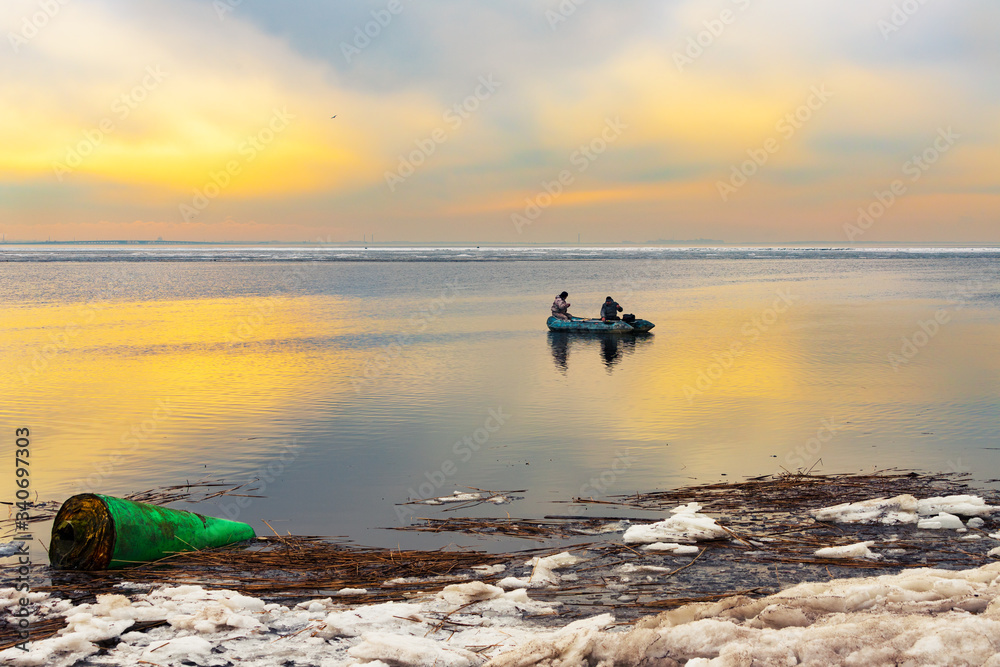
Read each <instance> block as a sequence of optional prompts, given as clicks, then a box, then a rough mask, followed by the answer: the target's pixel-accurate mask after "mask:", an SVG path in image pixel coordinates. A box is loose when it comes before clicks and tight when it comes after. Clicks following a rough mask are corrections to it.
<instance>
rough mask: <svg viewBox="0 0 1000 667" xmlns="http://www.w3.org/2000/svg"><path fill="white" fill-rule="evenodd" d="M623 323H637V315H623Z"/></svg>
mask: <svg viewBox="0 0 1000 667" xmlns="http://www.w3.org/2000/svg"><path fill="white" fill-rule="evenodd" d="M622 322H635V315H633V314H632V313H625V314H624V315H622Z"/></svg>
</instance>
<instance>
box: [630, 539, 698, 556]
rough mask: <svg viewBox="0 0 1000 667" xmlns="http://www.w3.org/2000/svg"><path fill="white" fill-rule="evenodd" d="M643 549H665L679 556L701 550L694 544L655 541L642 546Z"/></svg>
mask: <svg viewBox="0 0 1000 667" xmlns="http://www.w3.org/2000/svg"><path fill="white" fill-rule="evenodd" d="M642 550H643V551H665V552H668V553H674V554H677V555H678V556H684V555H691V556H693V555H694V554H696V553H698V552H699V551H701V549H699V548H698V547H696V546H695V545H693V544H677V543H676V542H653V543H652V544H647V545H645V546H643V547H642Z"/></svg>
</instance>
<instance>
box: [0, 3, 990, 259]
mask: <svg viewBox="0 0 1000 667" xmlns="http://www.w3.org/2000/svg"><path fill="white" fill-rule="evenodd" d="M997 26H1000V5H998V4H997V3H991V2H985V1H979V2H972V1H964V0H958V1H955V2H944V1H943V0H938V1H934V0H905V1H903V0H894V1H887V0H873V1H871V2H865V3H860V2H844V1H843V0H837V1H834V0H809V1H808V2H803V1H802V0H770V1H769V2H765V1H764V0H715V1H710V2H704V1H703V2H695V1H693V0H677V1H667V0H662V1H659V2H654V1H646V0H619V1H617V2H606V1H605V2H601V1H599V0H586V1H584V0H575V1H574V0H503V1H499V0H497V1H493V2H470V1H468V0H466V1H464V2H462V1H459V0H423V1H414V0H377V1H374V2H360V1H358V2H346V1H344V2H333V1H329V2H318V1H301V2H275V1H273V0H242V1H240V0H214V1H213V0H169V1H168V0H130V1H126V0H4V2H3V4H2V6H0V27H2V29H3V34H4V35H5V37H4V40H5V42H6V44H5V45H4V46H3V47H0V54H2V55H0V72H2V82H3V84H2V94H0V121H2V122H0V232H2V233H3V234H4V235H5V236H6V239H7V240H8V241H10V240H16V239H42V240H44V239H46V238H52V239H53V240H72V239H74V238H75V239H155V238H157V237H163V238H164V239H171V240H182V239H186V240H237V241H262V240H272V239H273V240H281V241H317V240H323V241H330V242H347V241H351V240H359V241H360V240H361V239H362V238H363V235H364V236H370V235H372V234H374V235H375V239H376V241H378V242H380V243H381V242H385V243H391V242H399V243H402V242H407V241H415V242H450V243H478V242H482V243H554V242H575V241H576V239H577V235H578V234H579V235H580V238H581V240H582V241H583V242H584V243H619V242H622V241H631V242H639V243H643V242H646V241H649V240H655V239H697V238H709V239H722V240H724V241H726V242H729V243H751V242H759V243H773V242H783V241H786V242H795V241H817V242H819V241H822V242H831V243H847V242H849V241H853V242H876V243H882V242H921V243H926V242H932V243H937V242H958V243H1000V224H998V223H1000V164H998V157H1000V77H998V76H997V72H998V71H1000V40H998V39H997V37H996V35H997ZM333 115H336V118H335V119H334V118H331V116H333Z"/></svg>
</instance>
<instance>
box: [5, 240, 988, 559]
mask: <svg viewBox="0 0 1000 667" xmlns="http://www.w3.org/2000/svg"><path fill="white" fill-rule="evenodd" d="M5 252H7V251H6V250H5ZM45 252H49V251H45ZM91 252H92V251H91ZM130 252H131V251H130ZM193 252H194V251H188V250H185V249H179V250H176V253H178V255H177V256H171V257H165V256H159V257H153V259H159V260H160V261H145V260H148V259H150V258H149V257H141V256H129V257H125V256H124V255H115V254H113V253H112V254H110V255H109V254H108V253H107V252H105V254H103V255H101V254H96V255H92V256H87V257H86V259H88V260H91V261H58V260H60V259H65V257H64V256H62V255H60V256H58V257H55V258H53V257H51V256H42V255H39V254H35V255H31V254H30V253H28V254H26V255H25V254H22V255H18V256H16V257H15V256H13V255H8V256H7V257H6V259H13V260H20V261H9V262H7V263H0V298H2V301H0V347H2V349H3V365H2V368H0V429H2V432H3V434H4V435H3V438H4V442H5V443H7V444H5V451H10V448H9V447H8V445H12V443H13V433H14V429H15V428H17V427H28V428H30V429H31V433H32V443H33V444H32V459H31V473H32V476H31V481H32V489H33V490H34V491H37V493H38V494H39V497H40V498H42V499H55V500H60V501H61V500H63V499H65V498H66V497H68V496H69V495H71V494H73V493H76V492H82V491H96V492H103V493H110V494H122V493H127V492H130V491H136V490H142V489H148V488H153V487H159V486H163V485H168V484H177V483H182V482H184V481H185V480H192V481H193V480H200V479H205V478H224V479H226V480H228V481H231V482H233V483H234V484H235V483H240V482H243V481H247V480H251V479H256V480H258V481H257V483H256V485H255V486H256V487H258V488H259V491H258V493H260V494H262V495H264V496H266V497H265V498H257V499H252V500H250V499H245V500H243V501H242V502H243V504H244V506H242V507H241V506H238V505H236V504H235V502H236V501H235V500H234V499H222V500H221V501H220V502H212V501H210V502H208V503H204V504H202V505H199V506H197V507H195V508H194V509H197V510H199V511H203V512H205V513H212V514H216V515H219V516H230V517H233V518H238V519H239V520H242V521H247V522H249V523H251V524H252V525H254V527H255V528H257V529H258V533H267V532H269V530H268V529H267V527H266V526H265V525H264V524H263V522H262V521H263V520H267V521H268V522H269V523H270V524H271V525H272V526H274V528H275V529H277V530H279V531H280V532H282V533H284V532H286V531H289V532H291V533H294V534H319V535H346V536H349V537H351V538H352V539H354V540H355V541H357V542H359V543H363V544H370V545H383V546H388V545H392V546H395V545H397V544H399V545H402V546H403V547H407V546H414V547H438V546H444V545H446V544H448V543H449V542H455V543H459V544H476V545H477V546H479V547H481V548H501V547H504V548H506V547H509V545H501V544H499V543H483V542H477V541H476V540H474V539H472V538H464V537H461V536H455V535H446V534H443V535H428V534H418V533H409V532H399V531H390V530H385V529H384V528H388V527H392V526H398V525H401V523H406V522H408V521H410V520H411V519H412V518H413V517H418V516H431V517H438V516H450V515H452V514H455V512H442V509H441V508H433V507H422V506H399V505H397V503H401V502H405V501H406V500H407V499H408V498H413V497H422V496H428V495H443V494H447V493H451V492H452V491H454V490H455V489H464V487H475V488H480V489H491V490H498V491H499V490H523V491H520V492H519V493H517V494H515V495H516V496H517V497H518V499H517V500H515V501H514V502H513V503H511V504H509V505H501V506H481V507H478V508H475V509H471V510H464V511H462V512H461V513H460V514H463V515H478V516H482V515H494V516H505V515H507V514H508V513H509V514H510V515H511V516H520V517H541V516H544V515H546V514H567V513H569V512H570V506H568V505H564V504H558V503H557V501H565V500H569V499H571V498H573V497H575V496H589V497H594V498H601V497H606V496H609V495H614V494H627V493H632V492H635V491H649V490H653V489H662V488H670V487H676V486H679V485H685V484H690V483H695V482H714V481H719V480H726V479H728V480H738V479H741V478H742V477H743V476H753V475H762V474H767V473H773V472H776V471H780V470H781V468H782V467H784V468H785V469H788V470H795V469H798V468H814V469H815V470H818V471H825V472H844V471H857V470H872V469H879V468H890V467H899V468H907V469H919V470H928V471H967V472H971V473H973V474H974V475H975V477H976V478H977V479H978V480H981V481H983V482H986V481H987V480H990V479H992V478H996V477H1000V438H998V437H997V424H998V417H1000V358H998V355H997V346H998V342H1000V265H998V261H997V259H998V255H997V253H996V252H994V251H976V252H971V251H970V252H953V251H949V252H926V251H923V252H916V253H913V252H905V253H901V252H886V253H879V252H868V253H856V252H839V251H823V252H814V251H803V250H790V251H784V250H772V251H759V250H755V249H749V250H745V251H740V252H739V253H734V252H732V251H729V252H726V251H712V250H710V249H709V250H706V249H699V250H692V251H671V252H665V253H655V254H643V253H642V252H640V251H628V252H627V254H622V252H621V251H607V252H604V251H595V252H594V253H593V254H591V255H589V257H590V258H589V259H588V258H587V256H582V255H580V254H579V253H576V254H573V255H567V254H563V255H559V254H558V253H557V254H555V255H551V256H546V255H545V254H544V253H542V254H538V252H537V251H531V252H533V253H535V254H534V255H530V256H529V255H527V254H526V251H523V252H522V253H521V254H520V255H519V254H518V253H516V252H511V253H508V254H502V253H500V254H497V253H495V252H494V251H488V252H490V253H493V254H491V255H489V256H488V259H490V260H492V261H461V260H468V259H470V258H471V259H477V258H479V259H481V258H482V257H481V256H477V255H476V253H475V252H474V251H468V252H466V253H456V252H455V251H441V252H439V254H434V251H427V250H421V251H420V252H422V253H429V256H424V257H416V256H414V253H411V254H410V255H409V256H406V257H405V258H406V259H409V260H415V261H402V262H401V261H321V262H302V261H297V262H289V261H274V260H275V259H278V260H281V259H287V258H288V257H287V256H284V257H282V256H281V255H280V254H279V255H277V256H261V255H252V256H248V255H247V254H245V253H244V254H242V255H240V254H236V255H233V254H229V255H225V256H223V255H217V256H209V257H205V256H201V257H195V255H193V254H192V253H193ZM198 252H203V251H200V250H199V251H198ZM220 252H223V253H224V252H231V251H229V250H225V251H220ZM247 252H251V253H252V252H253V251H247ZM325 252H328V251H325ZM382 252H385V251H382ZM483 252H487V251H483ZM185 253H188V254H185ZM442 253H443V254H442ZM328 254H329V253H328ZM192 257H194V258H195V259H202V260H204V259H214V260H219V259H228V260H229V261H178V258H180V259H183V260H190V259H192ZM309 257H310V256H309V254H308V252H306V253H304V254H302V255H301V256H296V259H304V258H305V259H308V258H309ZM53 259H55V260H57V261H53ZM76 259H77V260H79V259H80V257H76ZM109 259H113V260H116V261H107V260H109ZM323 259H337V258H334V257H331V256H325V257H323ZM339 259H348V260H363V259H366V257H365V256H364V254H363V253H359V254H358V255H357V256H352V257H341V258H339ZM369 259H371V258H370V257H369ZM376 259H387V258H386V257H383V256H378V257H376ZM388 259H393V257H389V258H388ZM396 259H398V257H396ZM522 259H532V260H534V261H521V260H522ZM124 260H127V261H124ZM427 260H438V261H427ZM557 260H564V261H557ZM563 289H565V290H567V291H568V292H569V293H570V297H569V301H570V302H571V303H572V304H573V305H572V308H571V312H573V313H574V314H578V315H589V316H593V315H596V314H597V313H598V310H599V307H600V304H601V302H602V301H603V300H604V297H605V296H606V295H609V294H610V295H612V296H614V297H615V298H616V299H617V300H618V301H620V302H621V303H622V304H623V305H624V307H625V310H626V312H633V313H635V314H636V315H638V316H640V317H643V318H645V319H649V320H651V321H653V322H654V323H655V324H656V328H655V329H654V330H653V331H652V333H651V334H650V335H648V336H644V337H640V338H621V339H615V338H601V337H593V336H590V337H588V336H557V335H554V334H550V333H548V332H547V331H546V328H545V319H546V317H547V315H548V310H549V306H550V304H551V302H552V298H553V296H554V295H555V294H556V293H558V292H559V291H561V290H563ZM8 461H9V462H8V470H7V471H6V472H3V471H2V470H0V491H2V492H3V495H4V497H5V498H11V497H12V496H13V490H14V487H13V463H12V462H10V460H9V459H8ZM188 507H190V506H188ZM410 510H413V512H412V513H411V512H410ZM594 512H595V510H594V509H589V510H588V513H594ZM630 514H633V515H634V514H635V513H634V512H630ZM39 532H41V531H39ZM45 541H46V542H47V539H46V540H45Z"/></svg>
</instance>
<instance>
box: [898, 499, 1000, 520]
mask: <svg viewBox="0 0 1000 667" xmlns="http://www.w3.org/2000/svg"><path fill="white" fill-rule="evenodd" d="M998 509H1000V507H996V506H994V505H987V504H986V501H985V500H983V499H982V498H980V497H979V496H936V497H934V498H924V499H923V500H918V501H917V514H920V515H921V516H931V515H933V514H939V513H941V512H947V513H948V514H958V515H959V516H989V515H990V514H992V513H993V512H995V511H996V510H998Z"/></svg>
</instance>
